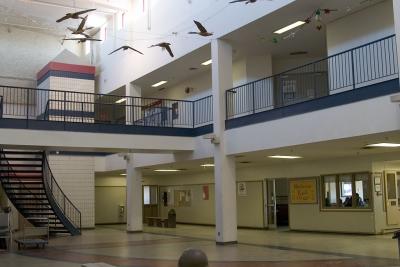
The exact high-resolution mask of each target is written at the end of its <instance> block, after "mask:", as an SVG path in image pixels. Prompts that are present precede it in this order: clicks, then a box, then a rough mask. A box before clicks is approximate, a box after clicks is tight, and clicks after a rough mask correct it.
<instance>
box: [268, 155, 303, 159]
mask: <svg viewBox="0 0 400 267" xmlns="http://www.w3.org/2000/svg"><path fill="white" fill-rule="evenodd" d="M268 157H269V158H271V159H301V158H302V157H300V156H282V155H274V156H268Z"/></svg>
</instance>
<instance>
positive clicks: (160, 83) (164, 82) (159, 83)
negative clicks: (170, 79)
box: [151, 81, 167, 87]
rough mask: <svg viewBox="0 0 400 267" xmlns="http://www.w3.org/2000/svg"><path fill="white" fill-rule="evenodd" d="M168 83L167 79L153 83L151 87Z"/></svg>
mask: <svg viewBox="0 0 400 267" xmlns="http://www.w3.org/2000/svg"><path fill="white" fill-rule="evenodd" d="M166 83H167V81H160V82H158V83H155V84H153V85H152V86H151V87H159V86H161V85H163V84H166Z"/></svg>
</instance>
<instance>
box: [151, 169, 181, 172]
mask: <svg viewBox="0 0 400 267" xmlns="http://www.w3.org/2000/svg"><path fill="white" fill-rule="evenodd" d="M154 171H155V172H180V171H181V170H174V169H165V170H163V169H160V170H154Z"/></svg>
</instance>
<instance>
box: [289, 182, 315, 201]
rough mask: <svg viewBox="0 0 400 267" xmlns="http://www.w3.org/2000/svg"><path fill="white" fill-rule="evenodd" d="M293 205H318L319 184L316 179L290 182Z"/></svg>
mask: <svg viewBox="0 0 400 267" xmlns="http://www.w3.org/2000/svg"><path fill="white" fill-rule="evenodd" d="M290 203H291V204H315V203H317V182H316V180H315V179H299V180H291V181H290Z"/></svg>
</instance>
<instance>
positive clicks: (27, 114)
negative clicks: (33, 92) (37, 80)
mask: <svg viewBox="0 0 400 267" xmlns="http://www.w3.org/2000/svg"><path fill="white" fill-rule="evenodd" d="M26 92H27V96H26V128H28V124H29V89H27V90H26Z"/></svg>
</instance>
